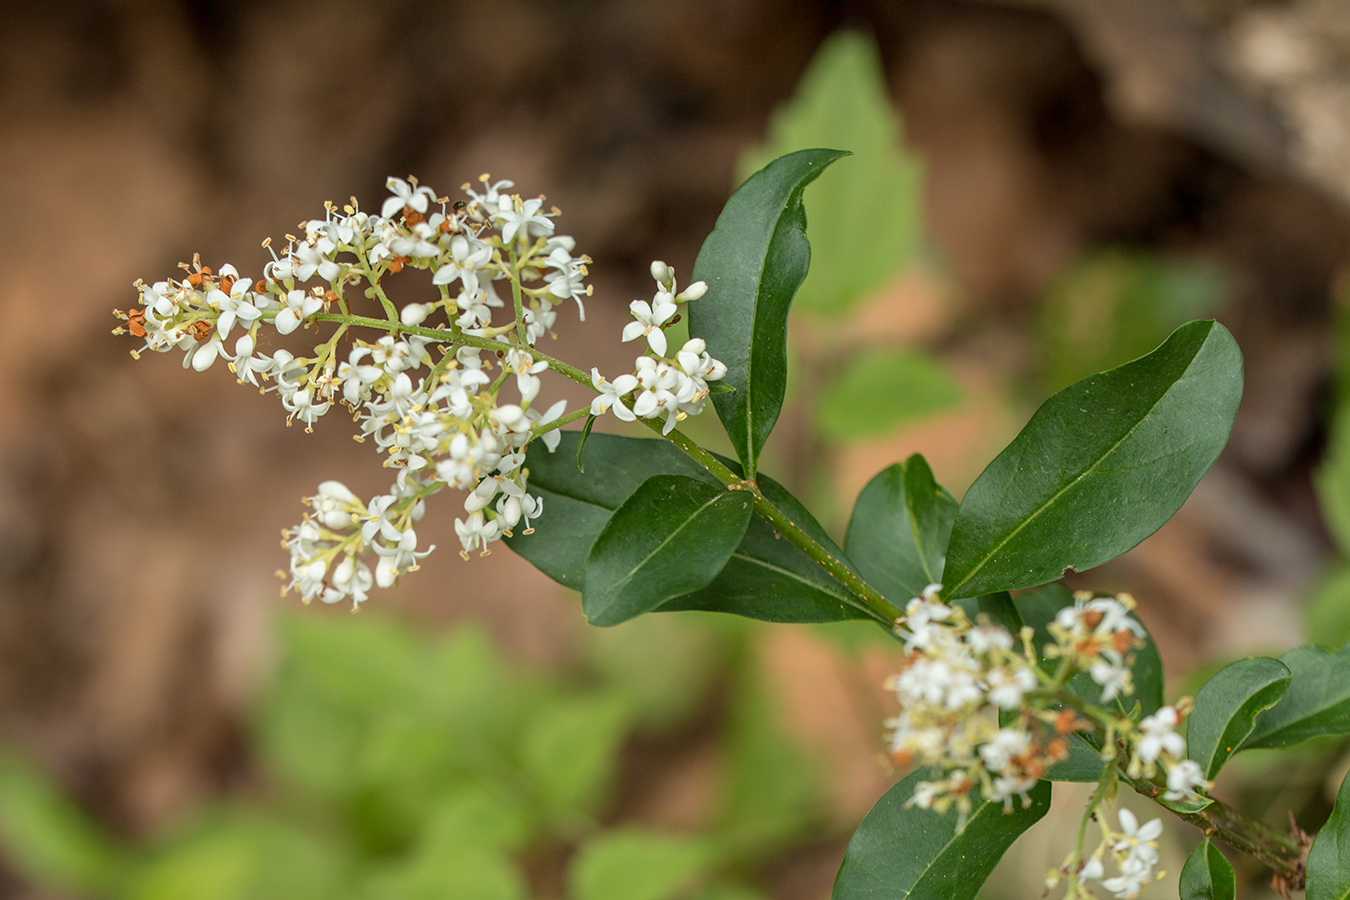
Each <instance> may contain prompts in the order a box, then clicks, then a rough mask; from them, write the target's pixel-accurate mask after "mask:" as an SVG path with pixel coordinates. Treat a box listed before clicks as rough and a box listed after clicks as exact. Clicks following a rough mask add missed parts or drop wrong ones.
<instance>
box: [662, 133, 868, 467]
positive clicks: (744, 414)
mask: <svg viewBox="0 0 1350 900" xmlns="http://www.w3.org/2000/svg"><path fill="white" fill-rule="evenodd" d="M846 155H847V153H846V152H845V151H841V150H800V151H798V152H796V153H790V154H788V155H787V156H784V157H781V158H779V159H776V160H774V161H773V162H771V163H769V165H767V166H765V167H764V168H763V169H761V170H760V171H759V172H757V173H755V174H754V175H752V176H750V179H749V180H748V181H746V182H745V184H743V185H741V186H740V188H739V189H738V190H737V191H736V193H734V194H732V195H731V199H730V200H728V201H727V205H726V206H725V207H724V208H723V210H722V214H721V215H720V216H718V218H717V225H716V227H715V228H714V229H713V231H712V234H710V235H708V238H707V240H705V241H704V242H703V248H702V249H701V250H699V254H698V259H697V260H696V261H695V263H694V275H693V277H694V279H695V280H698V281H704V282H707V285H708V292H707V294H705V295H704V296H703V297H702V298H701V299H699V300H696V301H694V302H693V303H690V304H689V334H690V335H691V336H692V337H699V338H703V340H705V341H706V342H707V344H708V352H709V353H710V354H711V355H712V357H713V358H714V359H719V360H721V361H722V362H723V363H725V364H726V367H727V374H726V377H725V378H724V379H723V380H724V381H725V382H726V383H727V384H729V385H730V386H731V387H733V388H735V390H734V391H733V392H731V393H721V394H714V395H712V401H713V405H714V406H716V407H717V415H718V417H719V418H720V419H721V420H722V425H723V427H724V428H726V431H727V435H728V436H729V437H730V438H731V445H732V446H733V447H734V448H735V449H736V455H737V456H738V457H739V458H740V460H741V463H742V464H743V465H744V467H745V472H746V475H747V476H748V477H750V478H752V479H753V478H754V477H755V473H756V470H757V465H756V463H757V461H758V459H759V454H760V451H761V450H763V449H764V442H765V440H767V439H768V437H769V432H770V431H771V430H772V429H773V426H774V423H775V422H777V421H778V413H779V412H780V411H781V410H782V408H783V393H784V391H785V390H786V388H787V315H788V306H789V304H791V302H792V297H793V295H794V294H796V292H797V288H798V287H800V286H801V283H802V280H803V279H804V278H806V271H807V269H808V268H809V266H810V263H811V245H810V243H809V242H808V241H807V239H806V211H805V209H804V207H803V206H802V189H803V188H804V187H806V185H808V184H810V183H811V181H813V180H814V179H815V178H816V176H818V175H819V174H820V173H821V172H822V171H824V169H825V167H826V166H828V165H829V164H830V163H832V162H834V161H835V160H837V159H839V158H841V157H843V156H846Z"/></svg>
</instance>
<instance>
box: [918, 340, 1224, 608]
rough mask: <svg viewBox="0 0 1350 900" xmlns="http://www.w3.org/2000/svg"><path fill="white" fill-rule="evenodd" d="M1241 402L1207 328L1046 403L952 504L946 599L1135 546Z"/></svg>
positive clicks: (1176, 498)
mask: <svg viewBox="0 0 1350 900" xmlns="http://www.w3.org/2000/svg"><path fill="white" fill-rule="evenodd" d="M1241 394H1242V355H1241V353H1240V352H1239V351H1238V347H1237V344H1236V343H1235V342H1234V341H1233V338H1232V335H1230V334H1229V333H1228V331H1227V330H1226V329H1225V328H1224V327H1223V326H1221V325H1219V324H1217V323H1215V322H1192V323H1190V324H1188V325H1183V326H1182V327H1181V328H1178V329H1177V330H1176V331H1175V332H1173V333H1172V336H1171V337H1169V338H1168V339H1167V340H1166V341H1165V342H1164V343H1163V344H1162V346H1160V347H1159V348H1158V349H1157V350H1155V351H1153V352H1152V353H1150V354H1149V355H1147V356H1144V357H1142V358H1140V359H1137V360H1135V361H1134V362H1131V363H1127V364H1125V365H1123V366H1120V367H1119V368H1116V369H1111V370H1109V371H1107V372H1103V373H1101V374H1099V375H1094V376H1092V377H1091V378H1087V379H1084V380H1083V381H1080V382H1078V383H1077V384H1074V385H1071V386H1069V387H1067V388H1065V389H1064V390H1062V391H1060V392H1059V393H1058V394H1055V395H1054V396H1053V397H1051V398H1050V399H1049V400H1047V401H1046V402H1045V403H1044V405H1042V406H1041V408H1040V409H1039V410H1037V411H1036V414H1035V415H1034V416H1032V417H1031V421H1030V422H1028V423H1027V425H1026V427H1025V428H1023V429H1022V432H1021V433H1020V434H1018V436H1017V437H1016V438H1014V439H1013V441H1012V443H1011V444H1009V445H1008V447H1007V448H1006V449H1005V450H1004V451H1003V452H1002V453H1000V454H999V455H998V457H997V458H996V459H995V460H994V461H993V462H992V463H990V464H989V467H988V468H986V469H985V470H984V472H983V473H981V474H980V477H979V478H977V479H976V480H975V483H974V484H973V485H971V487H970V490H969V491H968V492H967V493H966V496H965V498H964V499H963V500H962V502H961V509H960V512H959V513H958V514H957V517H956V524H955V525H954V526H953V528H952V540H951V545H950V546H949V547H948V549H947V571H946V574H945V575H944V580H945V582H946V592H945V593H946V595H948V596H951V597H967V596H971V595H973V594H983V593H989V592H991V591H1000V590H1014V589H1017V588H1022V587H1030V586H1032V585H1037V584H1043V583H1045V582H1048V581H1053V580H1055V579H1057V578H1059V577H1060V576H1061V575H1062V574H1063V573H1064V572H1066V571H1068V570H1070V569H1075V570H1078V571H1082V570H1084V569H1090V568H1092V567H1093V566H1096V565H1100V564H1101V563H1104V562H1106V561H1107V560H1110V559H1113V558H1115V557H1116V556H1119V555H1120V554H1122V553H1124V552H1125V551H1126V550H1129V549H1130V548H1131V547H1133V546H1135V545H1136V544H1138V543H1139V542H1140V541H1142V540H1143V539H1144V538H1146V537H1148V536H1149V535H1150V534H1152V533H1153V532H1155V531H1157V530H1158V528H1160V527H1161V526H1162V524H1163V523H1164V522H1166V521H1167V520H1168V519H1169V518H1171V516H1172V514H1173V513H1175V512H1176V511H1177V510H1178V509H1179V508H1180V507H1181V504H1182V503H1183V502H1185V500H1186V498H1187V497H1188V496H1190V493H1191V491H1192V490H1193V489H1194V488H1195V485H1196V484H1197V483H1198V482H1199V481H1200V477H1201V476H1202V475H1204V474H1205V471H1206V470H1207V469H1209V467H1210V465H1211V464H1212V463H1213V462H1214V460H1215V458H1217V457H1218V455H1219V451H1220V450H1222V449H1223V445H1224V444H1225V443H1226V442H1227V440H1228V433H1229V431H1230V430H1231V428H1232V425H1233V416H1234V414H1235V413H1236V412H1237V404H1238V399H1239V398H1240V397H1241Z"/></svg>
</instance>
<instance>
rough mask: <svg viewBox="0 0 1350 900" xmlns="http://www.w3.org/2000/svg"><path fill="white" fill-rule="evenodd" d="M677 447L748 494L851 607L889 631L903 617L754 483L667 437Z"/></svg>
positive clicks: (684, 441) (681, 438) (682, 440)
mask: <svg viewBox="0 0 1350 900" xmlns="http://www.w3.org/2000/svg"><path fill="white" fill-rule="evenodd" d="M642 421H643V424H644V425H646V426H647V427H648V428H651V429H652V430H653V431H656V432H659V431H660V430H661V424H660V423H659V422H656V421H653V420H650V419H644V420H642ZM665 437H666V440H668V441H670V442H671V443H672V444H674V445H675V446H676V447H679V448H680V449H681V450H683V451H684V452H685V453H686V454H687V455H688V456H689V457H690V458H691V459H693V460H694V461H695V462H697V463H698V464H699V465H701V466H702V467H703V468H704V469H707V470H708V473H709V474H711V475H712V476H713V477H714V478H716V479H717V480H718V481H720V482H722V483H723V484H725V485H726V486H727V487H728V488H730V489H732V490H741V491H749V492H750V493H751V495H752V496H753V497H754V498H755V511H756V512H757V513H759V514H760V516H761V517H763V518H764V519H765V520H766V521H768V523H769V524H770V525H772V526H773V527H774V530H775V531H777V532H778V533H779V534H781V535H782V536H783V537H785V538H787V540H788V542H789V543H791V544H792V545H793V546H794V547H796V548H798V549H799V550H801V551H802V552H803V553H805V554H806V555H807V556H809V557H810V558H811V559H812V560H813V561H814V562H815V563H816V565H818V566H820V567H821V568H822V569H824V570H825V571H826V572H829V573H830V575H831V577H833V578H834V580H835V581H838V582H839V583H840V584H842V585H843V586H844V587H845V588H847V589H848V591H849V593H850V594H852V595H853V596H854V598H856V602H853V603H852V604H851V605H852V606H853V607H854V608H856V609H859V610H862V611H863V612H865V613H867V614H868V615H869V616H871V617H872V618H873V619H875V620H876V621H877V622H878V623H880V624H882V625H884V626H886V627H887V628H890V627H891V626H893V625H894V624H895V622H896V620H897V619H899V618H901V617H903V615H904V613H903V611H902V610H900V609H898V608H897V607H895V606H894V605H892V604H891V603H890V601H888V600H887V599H886V598H885V597H883V596H881V593H880V592H879V591H877V589H876V588H874V587H872V586H871V585H870V584H868V583H867V582H866V581H864V580H863V578H862V577H861V576H859V575H858V574H857V573H856V572H854V571H853V570H852V569H850V568H849V567H848V566H847V565H846V564H845V563H844V561H843V560H841V559H840V558H839V557H837V556H835V555H834V554H833V553H831V552H830V551H829V550H827V549H826V548H825V547H824V546H823V545H822V544H821V543H820V542H819V541H817V540H816V539H815V538H813V537H811V535H809V534H807V533H806V532H805V531H803V530H802V528H801V526H799V525H798V524H797V523H796V522H794V521H792V519H790V518H788V515H787V513H785V512H783V511H782V510H781V509H779V508H778V507H777V506H774V505H773V503H772V501H770V500H769V498H768V497H766V496H764V493H763V491H761V490H760V489H759V486H758V485H756V484H755V483H754V482H753V481H749V480H748V479H745V478H742V477H740V476H739V475H737V474H736V473H735V472H733V471H731V469H729V468H727V467H726V466H725V465H723V464H722V462H721V461H720V460H719V459H718V458H717V457H715V456H713V455H712V454H711V453H709V452H708V451H707V450H704V449H703V448H702V447H700V446H699V445H698V444H695V443H694V442H693V441H692V440H690V439H689V438H688V437H687V436H685V435H684V434H682V433H681V432H680V431H678V430H676V431H672V432H670V433H669V434H667V435H666V436H665Z"/></svg>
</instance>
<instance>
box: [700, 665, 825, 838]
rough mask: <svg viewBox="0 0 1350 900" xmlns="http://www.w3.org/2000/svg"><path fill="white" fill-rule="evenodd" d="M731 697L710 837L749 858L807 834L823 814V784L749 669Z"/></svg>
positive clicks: (760, 683) (740, 678)
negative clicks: (718, 800)
mask: <svg viewBox="0 0 1350 900" xmlns="http://www.w3.org/2000/svg"><path fill="white" fill-rule="evenodd" d="M734 697H735V699H734V703H735V706H734V707H733V709H732V712H731V724H730V733H729V734H728V735H727V738H726V753H727V757H726V764H725V765H726V768H725V776H724V778H725V781H724V783H723V786H722V808H721V809H720V810H719V812H718V816H717V821H716V825H715V830H714V834H715V840H716V845H717V846H718V847H722V848H725V849H726V850H727V851H728V852H731V853H738V854H747V855H752V856H753V855H757V854H762V853H765V852H766V851H768V850H770V849H772V848H774V847H779V846H783V845H785V844H788V843H790V842H791V841H793V840H796V839H799V838H801V837H803V836H804V835H806V834H808V833H810V831H811V830H812V829H813V828H814V827H815V826H816V825H817V824H818V823H819V821H820V819H821V816H822V815H823V811H822V799H821V791H822V786H821V783H820V775H819V772H818V771H817V766H815V765H812V762H811V760H810V759H809V758H808V757H807V756H806V754H805V753H804V752H803V751H802V749H801V748H800V747H798V746H797V745H795V744H794V743H793V742H792V741H791V740H790V739H788V738H787V736H786V735H785V734H784V733H783V729H782V726H781V724H780V711H779V709H778V708H777V706H776V705H775V703H774V701H773V697H772V695H771V694H770V693H769V692H768V691H767V690H766V689H765V686H764V684H763V683H762V682H761V681H760V678H759V676H758V675H757V674H756V672H755V671H754V669H753V667H750V666H747V667H745V668H744V669H743V670H742V671H741V672H740V674H739V678H738V680H737V682H736V686H735V694H734Z"/></svg>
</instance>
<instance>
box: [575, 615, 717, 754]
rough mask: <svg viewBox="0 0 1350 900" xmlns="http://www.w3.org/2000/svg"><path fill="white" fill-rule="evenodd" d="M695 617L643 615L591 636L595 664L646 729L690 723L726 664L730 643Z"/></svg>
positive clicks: (661, 729) (667, 728) (637, 723)
mask: <svg viewBox="0 0 1350 900" xmlns="http://www.w3.org/2000/svg"><path fill="white" fill-rule="evenodd" d="M691 618H692V617H691V616H689V615H683V616H639V617H638V618H636V619H632V620H630V621H628V622H625V623H623V624H622V625H619V626H617V627H615V628H604V629H596V630H594V631H592V632H591V634H590V640H589V641H588V644H589V647H590V658H591V662H592V665H593V666H594V667H595V668H596V669H597V670H598V671H599V672H600V674H601V675H602V676H604V679H605V681H606V682H607V683H609V684H610V685H612V686H613V689H614V690H617V691H621V692H623V693H624V695H625V696H627V697H628V698H629V704H630V708H631V709H632V710H633V714H634V716H635V717H636V721H635V722H634V725H635V726H636V727H637V729H638V730H640V731H643V732H652V733H660V732H667V731H670V730H672V729H675V728H679V727H680V726H682V725H684V724H685V723H687V722H688V720H689V718H690V717H691V716H692V715H694V714H695V713H696V712H697V710H698V708H699V706H700V705H701V704H702V703H704V702H705V700H706V699H707V697H708V695H709V692H710V691H711V689H712V687H713V684H714V682H715V681H716V679H717V678H718V677H719V676H720V675H721V674H722V673H723V672H724V670H725V668H726V655H727V654H726V650H725V647H724V644H725V642H724V641H720V640H718V638H717V636H716V635H714V634H713V633H712V631H711V630H710V629H709V628H708V627H707V624H708V623H707V621H706V620H705V621H701V622H691V621H690V619H691Z"/></svg>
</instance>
